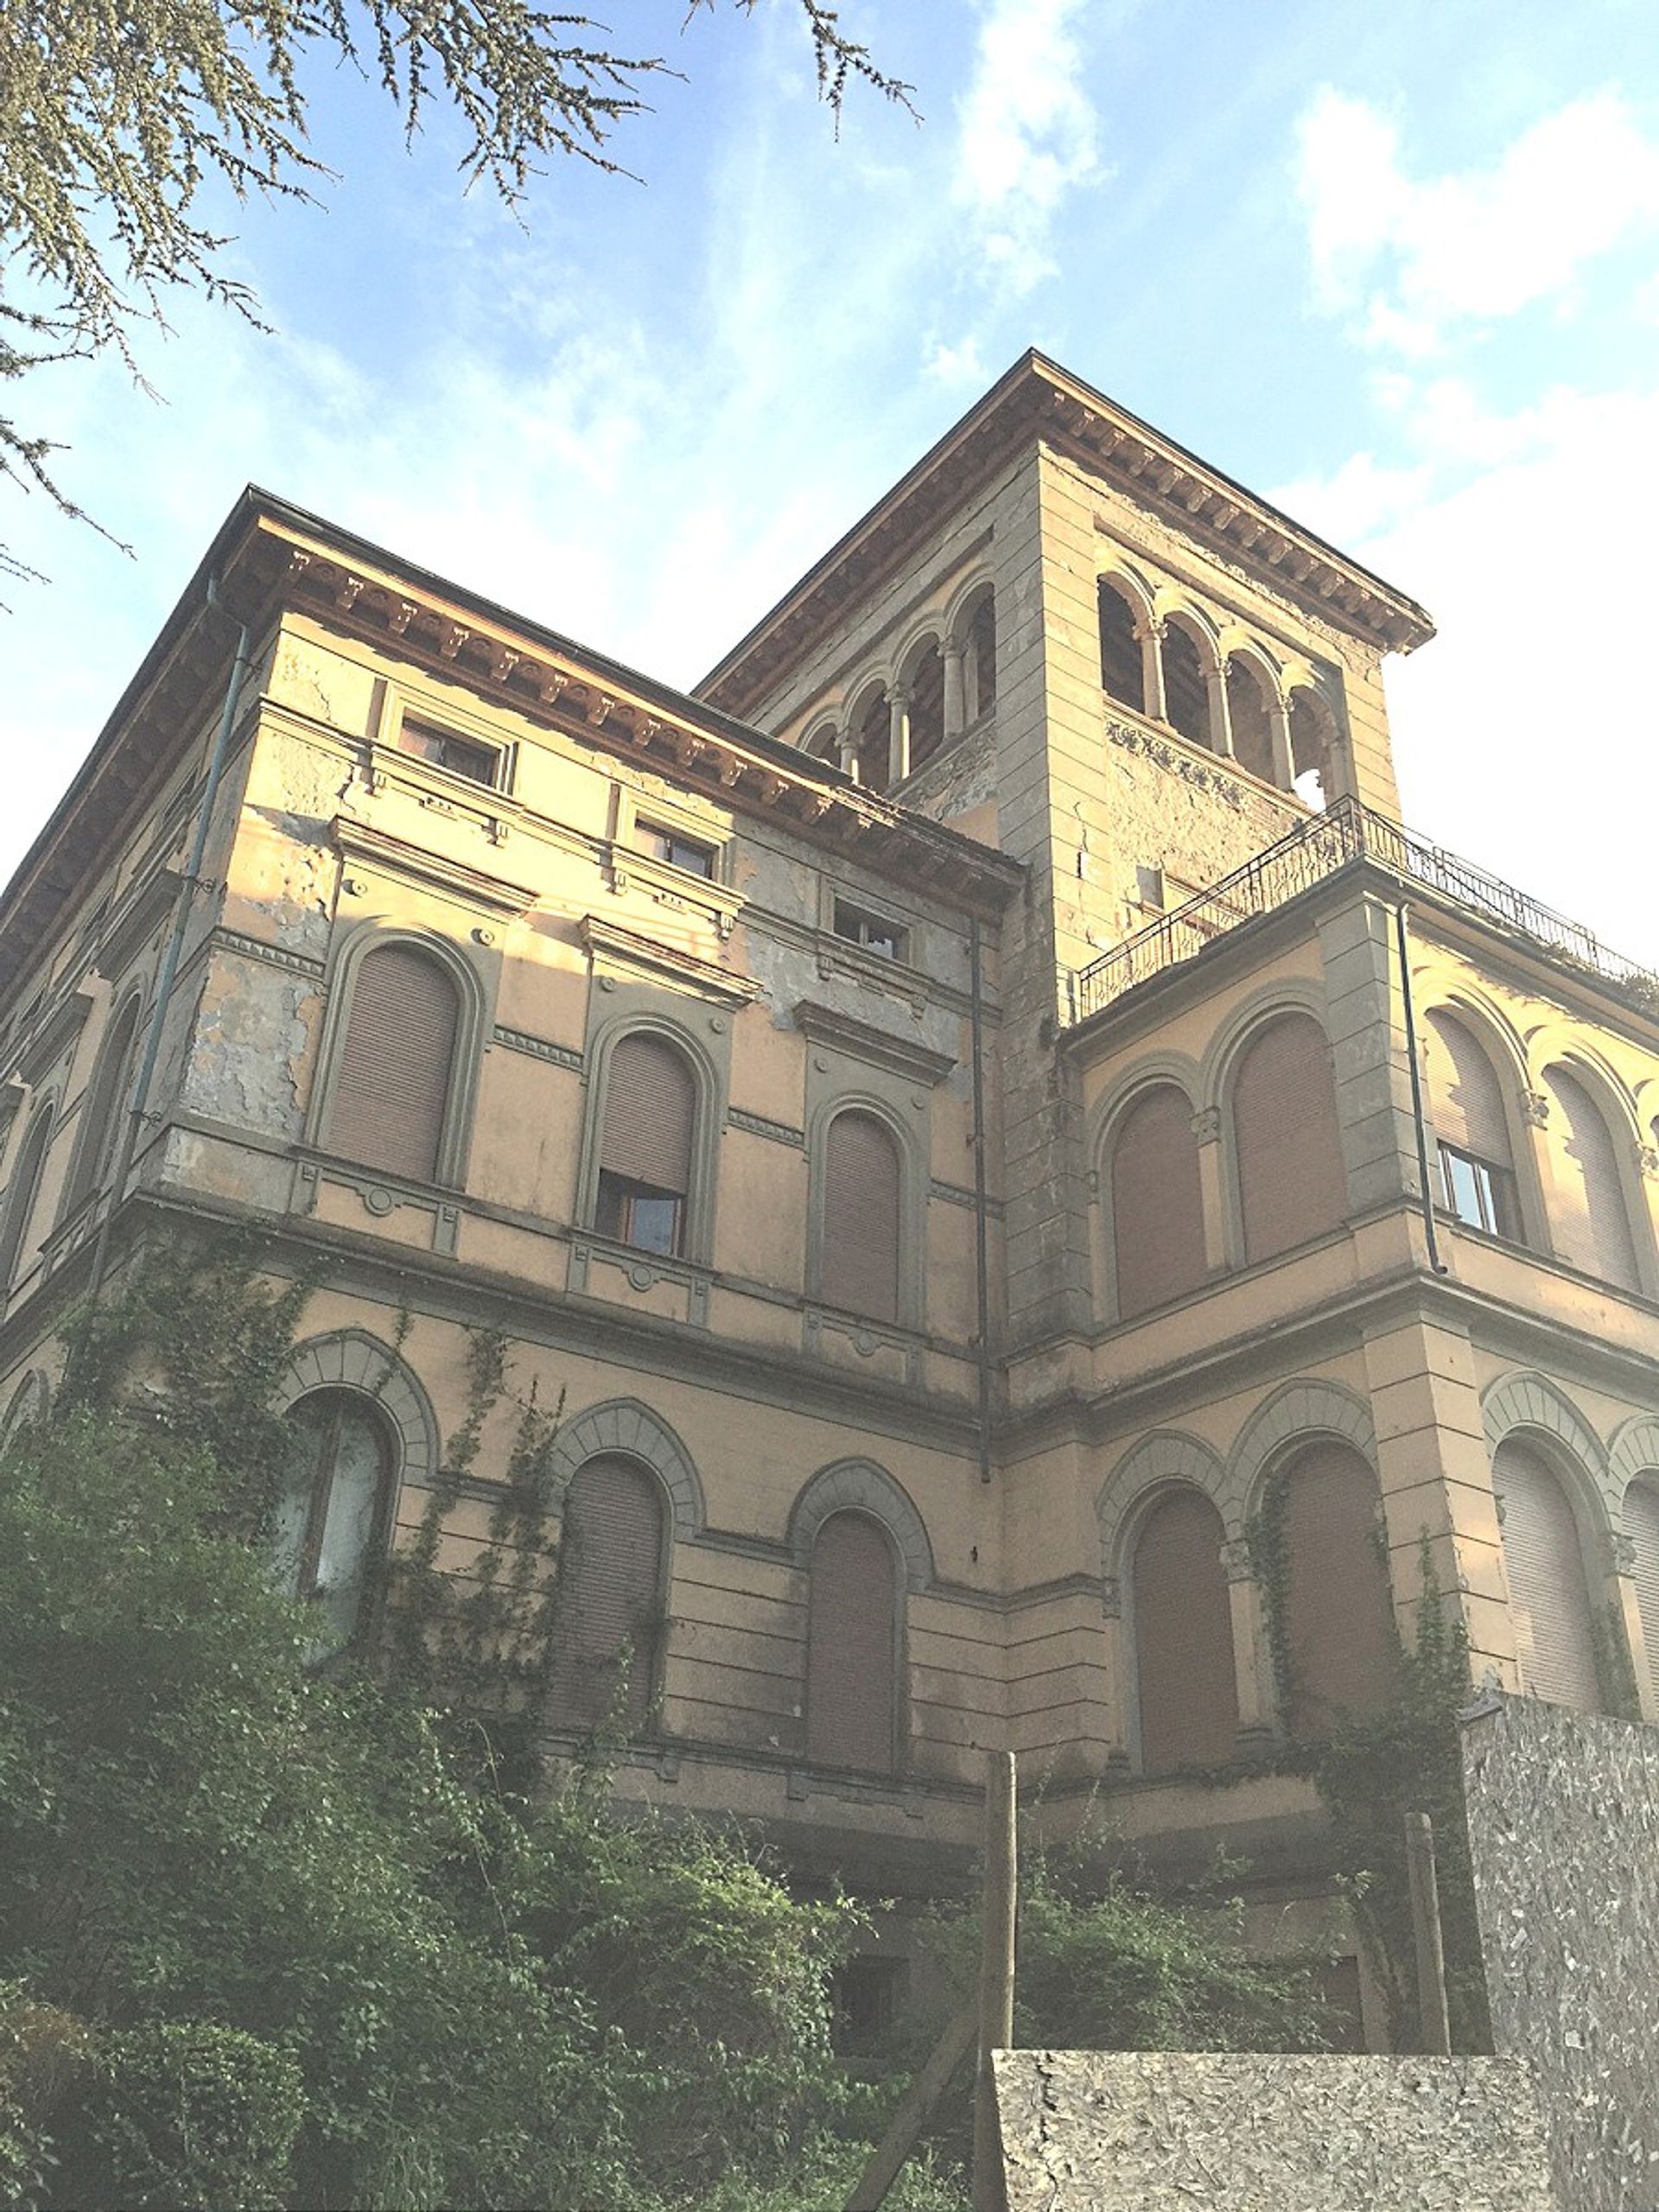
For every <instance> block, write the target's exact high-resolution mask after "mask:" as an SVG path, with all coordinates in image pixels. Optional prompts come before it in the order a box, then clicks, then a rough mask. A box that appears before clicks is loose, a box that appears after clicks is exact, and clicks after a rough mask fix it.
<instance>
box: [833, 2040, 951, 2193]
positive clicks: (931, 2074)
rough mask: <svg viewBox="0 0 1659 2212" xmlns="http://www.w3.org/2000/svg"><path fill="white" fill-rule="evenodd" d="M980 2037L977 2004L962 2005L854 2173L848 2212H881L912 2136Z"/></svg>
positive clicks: (912, 2142)
mask: <svg viewBox="0 0 1659 2212" xmlns="http://www.w3.org/2000/svg"><path fill="white" fill-rule="evenodd" d="M978 2036H979V2006H978V2005H977V2004H973V2005H963V2008H962V2010H961V2012H958V2013H957V2015H956V2016H955V2018H953V2019H951V2021H950V2023H949V2024H948V2025H947V2026H946V2028H945V2031H944V2034H943V2035H942V2036H941V2037H939V2039H938V2043H936V2044H934V2046H933V2049H932V2050H931V2052H930V2053H929V2056H928V2061H927V2063H926V2065H925V2066H924V2067H923V2069H922V2070H921V2072H920V2073H919V2074H918V2075H917V2076H916V2079H915V2081H914V2082H912V2084H911V2086H910V2088H908V2089H907V2090H906V2093H905V2095H904V2097H903V2099H902V2100H901V2101H900V2103H899V2108H898V2110H897V2111H896V2112H895V2113H893V2118H892V2119H891V2120H889V2121H888V2122H887V2133H886V2134H885V2135H883V2137H882V2138H881V2140H880V2142H879V2143H878V2144H877V2145H876V2146H875V2148H874V2151H872V2152H871V2153H870V2158H869V2163H868V2165H867V2166H866V2167H865V2169H864V2171H863V2172H862V2173H861V2175H860V2176H859V2177H858V2186H857V2187H856V2188H855V2190H854V2191H853V2193H852V2195H851V2196H849V2198H848V2200H847V2212H880V2206H881V2205H883V2204H884V2203H885V2202H887V2191H888V2190H890V2189H891V2188H892V2187H893V2183H894V2182H895V2181H897V2179H898V2178H899V2168H900V2166H902V2165H903V2164H904V2163H905V2160H906V2158H908V2157H909V2156H910V2154H911V2152H912V2151H913V2150H914V2149H915V2147H916V2139H917V2137H918V2135H919V2134H920V2133H921V2132H922V2130H923V2128H925V2126H926V2125H927V2122H928V2118H929V2115H930V2114H931V2112H932V2110H933V2107H934V2106H935V2105H936V2104H938V2101H939V2099H940V2097H941V2096H943V2094H944V2091H945V2089H946V2088H948V2087H949V2086H950V2076H951V2075H953V2074H954V2073H955V2072H956V2070H957V2067H958V2066H960V2065H961V2063H962V2062H963V2059H964V2058H966V2057H967V2056H968V2054H969V2051H970V2050H973V2048H974V2046H975V2044H976V2041H977V2039H978Z"/></svg>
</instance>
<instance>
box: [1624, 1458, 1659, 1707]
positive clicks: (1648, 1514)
mask: <svg viewBox="0 0 1659 2212" xmlns="http://www.w3.org/2000/svg"><path fill="white" fill-rule="evenodd" d="M1624 1533H1625V1535H1627V1536H1628V1537H1629V1538H1630V1541H1631V1543H1632V1544H1634V1545H1635V1547H1636V1598H1637V1611H1639V1612H1640V1614H1641V1616H1642V1641H1643V1643H1644V1644H1645V1645H1646V1646H1647V1651H1648V1672H1649V1675H1651V1676H1652V1678H1653V1688H1654V1694H1655V1696H1656V1697H1659V1471H1656V1472H1655V1473H1654V1474H1651V1475H1638V1476H1637V1479H1636V1480H1635V1481H1634V1482H1633V1483H1632V1484H1630V1488H1629V1489H1628V1490H1627V1491H1625V1493H1624Z"/></svg>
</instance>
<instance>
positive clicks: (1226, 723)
mask: <svg viewBox="0 0 1659 2212" xmlns="http://www.w3.org/2000/svg"><path fill="white" fill-rule="evenodd" d="M1204 683H1205V690H1206V691H1208V693H1209V694H1210V744H1211V750H1212V751H1214V752H1216V753H1219V754H1220V755H1221V757H1222V759H1223V760H1231V759H1232V757H1233V717H1232V710H1231V709H1230V708H1229V706H1228V704H1227V664H1226V662H1225V661H1217V663H1216V664H1215V666H1214V667H1213V668H1207V669H1205V672H1204Z"/></svg>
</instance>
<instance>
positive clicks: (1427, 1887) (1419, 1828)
mask: <svg viewBox="0 0 1659 2212" xmlns="http://www.w3.org/2000/svg"><path fill="white" fill-rule="evenodd" d="M1406 1867H1407V1871H1408V1873H1409V1875H1410V1877H1411V1924H1412V1931H1413V1934H1414V1936H1415V1937H1416V1942H1417V2016H1418V2018H1419V2019H1420V2021H1421V2024H1422V2036H1423V2049H1424V2050H1426V2051H1430V2052H1433V2054H1434V2055H1436V2056H1439V2057H1441V2058H1445V2057H1448V2056H1450V2055H1451V2050H1452V2019H1451V2014H1450V2012H1449V2011H1448V2010H1447V2006H1446V1947H1445V1943H1444V1942H1443V1940H1442V1937H1441V1933H1440V1880H1439V1878H1438V1877H1437V1875H1436V1873H1435V1871H1434V1824H1433V1821H1431V1820H1430V1819H1429V1817H1428V1815H1427V1813H1408V1814H1407V1815H1406Z"/></svg>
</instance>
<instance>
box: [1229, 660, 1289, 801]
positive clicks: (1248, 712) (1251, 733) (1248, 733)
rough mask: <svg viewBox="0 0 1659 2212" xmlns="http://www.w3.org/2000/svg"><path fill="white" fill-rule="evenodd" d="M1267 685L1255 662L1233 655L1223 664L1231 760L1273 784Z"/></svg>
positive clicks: (1265, 781) (1271, 738) (1271, 731)
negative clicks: (1231, 751) (1231, 745)
mask: <svg viewBox="0 0 1659 2212" xmlns="http://www.w3.org/2000/svg"><path fill="white" fill-rule="evenodd" d="M1269 708H1270V701H1269V698H1268V687H1267V682H1266V679H1265V678H1264V677H1263V676H1262V671H1261V670H1260V669H1258V668H1257V667H1256V666H1255V663H1254V662H1253V661H1251V660H1249V658H1246V656H1245V655H1243V654H1242V653H1235V654H1234V655H1233V657H1232V658H1231V659H1230V661H1229V662H1228V664H1227V719H1228V721H1229V723H1230V725H1231V728H1232V733H1233V757H1234V759H1235V760H1236V761H1237V762H1238V765H1239V766H1240V767H1241V768H1248V769H1249V772H1250V773H1251V775H1253V776H1260V777H1261V779H1262V782H1263V783H1264V784H1274V783H1277V781H1278V780H1279V779H1278V777H1277V775H1276V774H1275V772H1274V760H1273V723H1272V721H1271V719H1270V715H1269Z"/></svg>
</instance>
